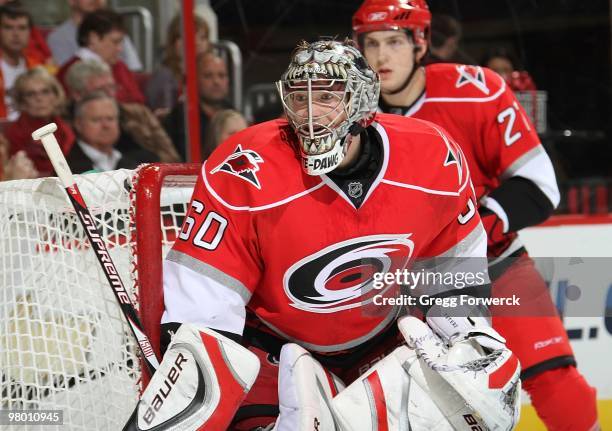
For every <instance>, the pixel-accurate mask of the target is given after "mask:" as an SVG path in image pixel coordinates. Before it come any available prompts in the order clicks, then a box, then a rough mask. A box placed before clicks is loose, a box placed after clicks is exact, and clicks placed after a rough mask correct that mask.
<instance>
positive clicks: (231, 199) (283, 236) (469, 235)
mask: <svg viewBox="0 0 612 431" xmlns="http://www.w3.org/2000/svg"><path fill="white" fill-rule="evenodd" d="M278 88H279V92H280V95H281V100H282V101H283V105H284V109H285V113H286V116H287V118H288V121H285V120H274V121H270V122H267V123H262V124H258V125H255V126H252V127H249V128H247V129H246V130H243V131H241V132H239V133H236V134H234V135H233V136H232V137H230V138H229V139H228V140H226V141H225V142H224V143H223V144H221V146H220V147H218V148H217V149H216V150H215V152H214V153H213V154H212V155H211V156H210V158H209V159H208V160H207V161H206V162H205V163H204V165H203V166H202V171H201V176H199V178H198V180H197V183H196V186H195V190H194V193H193V196H192V202H191V208H190V210H189V213H188V214H187V216H186V219H185V223H184V226H183V228H182V230H181V232H180V235H179V237H178V240H177V241H176V243H175V244H174V246H173V248H172V250H171V251H170V252H169V254H168V256H167V257H166V260H165V262H164V303H165V311H164V314H163V317H162V330H163V332H164V333H165V334H171V335H172V338H171V339H170V340H169V345H168V348H167V351H166V353H165V355H164V358H163V361H162V364H161V366H160V368H159V369H158V370H157V372H156V373H155V375H154V376H153V379H152V380H151V382H150V384H149V386H148V387H147V389H146V391H145V393H144V394H143V397H142V399H141V401H140V403H139V405H138V407H137V409H136V410H135V412H134V414H133V415H132V417H131V419H130V422H129V423H128V425H127V426H126V428H125V429H126V430H140V429H171V430H174V429H181V430H185V429H206V430H209V429H210V430H223V429H225V428H227V427H229V428H230V429H260V428H257V427H258V426H262V427H266V428H265V429H270V428H271V427H272V424H273V423H275V425H274V429H276V430H292V431H301V430H304V431H306V430H309V431H310V430H319V431H331V430H337V429H340V430H351V431H358V430H362V429H363V430H371V429H374V428H375V427H379V428H378V429H390V430H396V429H408V428H410V429H412V430H431V429H436V430H451V429H464V428H465V427H471V429H476V427H481V428H482V429H499V430H509V429H512V428H513V427H514V425H515V424H516V421H517V420H518V411H519V404H520V401H519V395H520V384H519V373H520V365H519V363H518V360H517V359H516V357H515V356H514V355H513V354H512V353H511V351H510V350H508V349H507V348H506V347H505V345H504V340H503V338H501V337H499V335H498V334H497V333H496V332H495V331H494V330H493V329H492V328H491V326H490V324H489V321H488V320H487V319H486V318H485V317H483V316H484V315H483V314H482V313H480V314H479V312H478V310H476V309H471V310H465V313H464V314H463V315H462V316H457V317H452V316H451V315H447V314H448V313H443V312H441V311H443V310H441V308H440V306H439V305H435V306H433V307H431V308H429V307H424V312H425V316H424V317H425V319H424V320H425V322H426V323H425V322H423V321H422V320H419V319H416V318H415V317H412V316H404V317H402V318H401V319H399V320H398V317H399V316H400V312H401V311H403V310H405V308H404V307H403V306H401V305H400V304H393V303H390V302H389V303H387V305H381V304H380V300H381V298H380V297H379V298H378V301H376V300H375V299H374V297H375V296H376V295H379V294H381V295H383V296H384V294H385V293H386V292H387V293H388V292H394V289H392V288H393V287H394V282H393V281H386V283H387V284H385V286H384V288H381V287H380V286H379V287H378V288H375V287H374V284H373V282H374V279H375V278H376V273H392V274H393V273H395V272H396V270H402V269H404V268H407V267H408V266H409V265H410V264H411V262H413V261H414V260H415V258H416V257H438V256H445V257H448V258H451V260H450V261H449V262H448V263H447V265H446V266H445V271H446V272H449V273H451V274H452V273H460V272H465V270H466V269H468V266H469V267H470V268H471V270H472V271H474V265H476V269H479V270H480V271H481V272H482V274H484V275H485V277H484V279H480V283H479V282H478V279H477V278H476V279H474V281H473V282H471V284H470V283H468V285H467V286H465V287H463V289H461V290H460V291H459V290H457V289H455V287H456V286H454V285H451V286H447V287H446V288H445V289H437V288H436V287H432V290H430V291H428V292H427V293H428V294H429V295H428V297H429V298H445V299H453V298H455V299H456V298H459V294H461V295H464V296H461V297H463V298H465V297H466V296H471V297H477V296H479V295H486V294H487V290H488V288H487V286H488V285H487V283H488V276H486V258H485V250H486V234H485V232H484V230H483V228H482V225H481V223H480V218H479V216H478V213H477V211H476V209H475V196H474V194H473V189H472V186H471V183H470V177H469V169H468V167H467V166H466V165H465V163H464V156H463V155H462V153H461V150H460V149H459V148H458V146H457V145H456V144H455V143H454V142H453V141H452V140H451V139H450V138H449V137H448V136H447V135H446V134H445V132H444V131H443V130H442V129H441V128H439V127H437V126H434V125H432V124H430V123H427V122H423V121H420V120H415V119H410V118H403V117H400V116H396V115H387V114H376V109H377V103H378V94H379V79H378V76H377V74H376V73H374V72H373V71H372V69H371V68H370V67H369V66H368V65H367V63H366V61H365V60H364V58H363V56H362V55H361V53H360V52H359V50H358V49H357V48H356V47H354V46H353V44H352V43H351V42H350V41H345V42H338V41H329V40H321V41H317V42H314V43H310V44H309V43H306V42H303V43H302V44H300V45H299V46H298V47H297V48H296V50H295V51H294V53H293V54H292V57H291V63H290V65H289V67H288V69H287V70H286V72H285V73H284V74H283V76H282V79H281V80H280V81H279V82H278ZM457 256H461V257H473V258H474V259H467V260H466V259H452V258H453V257H457ZM474 261H476V264H474ZM478 262H480V263H478ZM466 265H467V266H466ZM483 280H484V282H485V285H482V284H481V283H482V281H483ZM383 284H384V283H383ZM438 287H439V286H438ZM384 297H385V298H390V299H393V298H395V296H393V294H389V295H387V296H384ZM434 311H435V312H434ZM167 339H169V336H168V337H167ZM243 346H244V347H243ZM468 371H469V372H468ZM351 383H352V384H351ZM347 385H348V386H347ZM466 400H467V401H466ZM239 406H242V407H240V408H239ZM279 413H280V414H279ZM277 415H278V418H277ZM408 424H410V425H408ZM153 427H155V428H153ZM387 427H388V428H387Z"/></svg>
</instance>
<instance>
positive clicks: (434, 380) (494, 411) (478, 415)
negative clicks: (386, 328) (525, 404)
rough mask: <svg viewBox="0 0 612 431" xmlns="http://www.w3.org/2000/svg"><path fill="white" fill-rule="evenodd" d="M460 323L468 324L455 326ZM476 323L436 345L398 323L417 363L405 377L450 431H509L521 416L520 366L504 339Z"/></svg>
mask: <svg viewBox="0 0 612 431" xmlns="http://www.w3.org/2000/svg"><path fill="white" fill-rule="evenodd" d="M460 319H465V321H467V322H468V323H469V320H470V319H468V318H457V320H456V321H455V322H457V321H460ZM427 320H428V322H429V321H430V320H431V319H430V318H428V319H427ZM434 320H435V319H434ZM450 321H451V320H448V322H450ZM478 322H479V324H476V325H473V326H472V327H471V329H469V330H468V331H464V332H456V333H453V334H452V335H451V336H448V337H447V336H446V335H443V336H444V337H447V338H443V339H441V338H440V337H438V336H437V335H436V334H434V332H433V331H432V329H431V328H430V327H429V326H427V325H426V324H425V323H423V322H421V321H420V320H418V319H415V318H414V317H406V318H403V319H400V321H399V322H398V326H399V328H400V331H401V333H402V335H403V336H404V338H405V339H406V340H407V342H408V345H409V347H411V348H412V349H414V350H415V352H416V355H417V357H418V358H419V361H418V362H414V363H413V364H412V365H411V366H410V368H409V374H410V376H411V377H412V378H413V379H414V380H415V382H417V384H419V385H420V386H421V387H422V388H423V389H425V390H426V392H427V393H428V394H429V396H430V397H431V398H432V400H433V401H434V403H435V404H436V405H437V406H438V408H439V409H440V410H441V411H442V413H443V414H444V415H445V416H446V418H447V419H448V421H449V423H451V424H452V426H453V427H454V428H455V429H466V430H470V429H482V430H504V431H505V430H511V429H513V428H514V427H515V425H516V423H517V422H518V420H519V416H520V388H521V384H520V379H519V377H520V365H519V362H518V359H517V358H516V356H514V354H513V353H512V352H511V351H510V350H508V349H507V348H506V347H505V344H504V340H503V338H502V337H501V336H499V335H498V334H497V332H496V331H495V330H494V329H493V328H491V327H490V326H486V325H484V324H483V321H482V320H478ZM485 322H486V320H485ZM441 326H443V325H438V331H440V329H439V328H440V327H441ZM449 326H451V327H452V326H453V325H452V324H449ZM440 332H441V333H442V334H445V333H444V332H443V331H440ZM446 334H448V331H447V332H446ZM478 427H480V428H478Z"/></svg>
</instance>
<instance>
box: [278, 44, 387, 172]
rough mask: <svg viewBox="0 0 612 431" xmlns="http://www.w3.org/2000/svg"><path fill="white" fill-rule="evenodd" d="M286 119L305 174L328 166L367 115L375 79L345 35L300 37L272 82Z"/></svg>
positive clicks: (373, 102)
mask: <svg viewBox="0 0 612 431" xmlns="http://www.w3.org/2000/svg"><path fill="white" fill-rule="evenodd" d="M277 87H278V91H279V94H280V98H281V101H282V103H283V108H284V110H285V114H286V115H287V119H288V121H289V124H290V125H291V127H292V128H293V129H294V130H295V133H296V134H297V137H298V140H299V152H300V156H301V158H302V167H303V168H304V171H305V172H306V173H308V174H310V175H321V174H325V173H327V172H330V171H332V170H334V169H335V168H336V167H337V166H338V165H339V164H340V163H341V162H342V160H343V159H344V156H345V155H346V152H347V149H348V146H349V145H350V141H351V137H352V136H357V135H358V134H359V133H360V132H361V131H362V130H363V129H364V128H365V127H367V126H368V125H369V124H370V123H371V122H372V121H373V120H374V116H375V114H376V110H377V106H378V95H379V90H380V82H379V79H378V75H377V74H376V73H375V72H374V71H373V70H372V69H371V68H370V67H369V66H368V64H367V62H366V60H365V58H364V57H363V55H362V54H361V53H360V52H359V50H358V49H357V48H355V47H354V46H353V45H352V43H351V42H350V41H346V42H338V41H317V42H313V43H307V42H302V43H301V44H300V45H298V47H297V48H296V50H295V51H294V53H293V54H292V56H291V63H290V64H289V67H288V68H287V71H286V72H285V73H283V75H282V77H281V80H280V81H278V82H277Z"/></svg>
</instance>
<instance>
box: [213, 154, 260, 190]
mask: <svg viewBox="0 0 612 431" xmlns="http://www.w3.org/2000/svg"><path fill="white" fill-rule="evenodd" d="M263 162H264V160H263V159H262V158H261V156H260V155H259V154H257V153H256V152H255V151H253V150H243V149H242V147H241V146H240V145H238V146H237V147H236V149H235V150H234V152H233V153H232V154H230V155H229V156H228V157H227V158H226V159H225V160H224V161H223V163H221V164H220V165H219V166H217V167H216V168H214V169H213V170H212V171H210V173H211V174H215V173H217V172H219V171H221V172H226V173H228V174H232V175H235V176H237V177H239V178H242V179H243V180H245V181H248V182H249V183H251V184H253V185H254V186H255V187H257V188H258V189H260V190H261V185H260V184H259V178H257V171H259V163H263Z"/></svg>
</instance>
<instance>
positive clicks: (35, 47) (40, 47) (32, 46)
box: [0, 0, 57, 72]
mask: <svg viewBox="0 0 612 431" xmlns="http://www.w3.org/2000/svg"><path fill="white" fill-rule="evenodd" d="M0 6H9V7H14V8H22V7H23V6H22V3H21V1H19V0H0ZM25 55H26V57H29V58H33V59H35V60H36V61H37V63H40V64H44V65H45V66H46V67H47V68H48V69H49V71H50V72H55V71H56V69H57V65H56V64H55V62H54V61H53V57H52V56H51V49H49V46H48V45H47V42H46V41H45V38H44V36H43V34H42V32H41V31H40V29H39V28H38V27H36V26H35V25H32V26H31V27H30V41H29V43H28V46H27V48H26V49H25Z"/></svg>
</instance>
